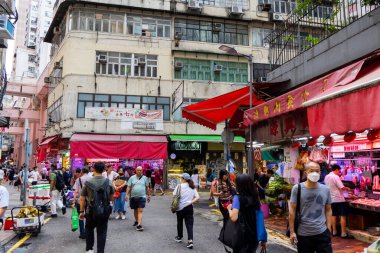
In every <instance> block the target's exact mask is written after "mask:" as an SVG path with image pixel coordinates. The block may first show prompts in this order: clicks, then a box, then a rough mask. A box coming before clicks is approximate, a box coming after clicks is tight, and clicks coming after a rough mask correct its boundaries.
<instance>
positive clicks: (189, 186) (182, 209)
mask: <svg viewBox="0 0 380 253" xmlns="http://www.w3.org/2000/svg"><path fill="white" fill-rule="evenodd" d="M173 195H174V196H178V195H179V196H180V200H179V208H178V210H177V211H176V214H177V236H176V237H175V241H176V242H182V238H183V221H184V220H185V225H186V230H187V239H188V241H187V246H186V247H187V248H188V249H192V248H193V247H194V242H193V239H194V236H193V226H194V208H193V204H194V203H195V202H197V201H198V200H199V194H198V192H197V189H196V187H195V184H194V182H193V180H192V179H191V177H190V175H189V174H188V173H183V174H182V175H181V184H180V185H177V186H176V188H175V189H174V191H173Z"/></svg>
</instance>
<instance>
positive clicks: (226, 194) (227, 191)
mask: <svg viewBox="0 0 380 253" xmlns="http://www.w3.org/2000/svg"><path fill="white" fill-rule="evenodd" d="M235 191H236V190H235V186H234V185H232V184H231V181H230V177H229V173H228V171H227V170H226V169H223V170H221V171H220V172H219V182H218V189H217V192H214V193H213V195H214V196H218V197H219V200H218V201H219V202H218V205H219V210H220V212H221V213H222V215H223V224H224V223H226V221H227V219H228V218H229V215H228V210H227V207H228V206H229V205H230V204H231V203H232V198H233V193H234V192H235Z"/></svg>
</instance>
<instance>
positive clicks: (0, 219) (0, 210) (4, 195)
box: [0, 186, 9, 230]
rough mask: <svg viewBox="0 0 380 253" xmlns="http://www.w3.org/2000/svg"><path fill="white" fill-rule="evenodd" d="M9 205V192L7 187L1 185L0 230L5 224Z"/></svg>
mask: <svg viewBox="0 0 380 253" xmlns="http://www.w3.org/2000/svg"><path fill="white" fill-rule="evenodd" d="M8 206H9V193H8V190H7V188H5V187H4V186H0V230H1V229H2V228H3V225H4V217H5V211H6V210H7V207H8Z"/></svg>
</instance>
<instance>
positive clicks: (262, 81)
mask: <svg viewBox="0 0 380 253" xmlns="http://www.w3.org/2000/svg"><path fill="white" fill-rule="evenodd" d="M257 81H258V82H259V83H265V82H266V81H267V78H266V77H265V76H260V77H259V78H258V80H257Z"/></svg>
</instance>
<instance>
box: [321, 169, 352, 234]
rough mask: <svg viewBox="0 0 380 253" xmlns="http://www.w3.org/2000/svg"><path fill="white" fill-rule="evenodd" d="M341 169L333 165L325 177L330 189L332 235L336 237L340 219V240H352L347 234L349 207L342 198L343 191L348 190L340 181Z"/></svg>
mask: <svg viewBox="0 0 380 253" xmlns="http://www.w3.org/2000/svg"><path fill="white" fill-rule="evenodd" d="M340 174H341V168H340V166H339V165H337V164H334V165H333V166H332V171H331V172H330V173H329V174H328V175H327V176H326V177H325V184H326V185H327V186H328V187H329V188H330V193H331V209H332V219H331V225H332V235H333V236H337V235H338V230H337V219H338V217H340V228H341V238H343V239H353V238H354V237H353V236H351V235H348V234H347V226H346V224H347V222H346V217H347V215H348V214H349V211H350V206H349V204H348V202H346V199H345V198H344V195H343V191H349V190H350V188H348V187H345V186H344V185H343V183H342V180H340V177H339V176H340Z"/></svg>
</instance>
